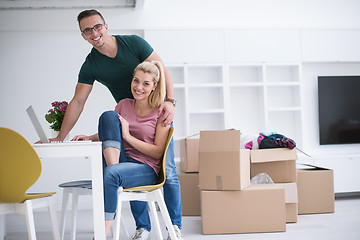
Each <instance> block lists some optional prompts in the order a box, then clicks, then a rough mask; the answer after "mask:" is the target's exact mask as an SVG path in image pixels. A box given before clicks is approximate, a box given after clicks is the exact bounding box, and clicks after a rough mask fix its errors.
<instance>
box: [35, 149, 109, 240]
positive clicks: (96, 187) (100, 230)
mask: <svg viewBox="0 0 360 240" xmlns="http://www.w3.org/2000/svg"><path fill="white" fill-rule="evenodd" d="M32 146H33V147H34V149H35V151H36V152H37V154H38V155H39V157H40V158H41V159H43V158H75V157H83V158H86V159H89V160H90V161H91V176H92V193H93V194H92V198H93V217H94V236H95V239H96V240H105V239H106V238H105V222H104V221H105V217H104V197H103V172H102V171H103V167H102V148H101V142H66V143H43V144H33V145H32Z"/></svg>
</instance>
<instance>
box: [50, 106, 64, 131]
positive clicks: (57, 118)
mask: <svg viewBox="0 0 360 240" xmlns="http://www.w3.org/2000/svg"><path fill="white" fill-rule="evenodd" d="M51 106H52V107H53V108H52V109H50V110H49V111H48V113H47V114H45V119H46V121H48V122H49V123H50V128H51V129H53V130H54V131H60V128H61V124H62V122H63V119H64V115H65V111H66V108H67V106H68V103H67V102H66V101H62V102H58V101H55V102H53V103H51Z"/></svg>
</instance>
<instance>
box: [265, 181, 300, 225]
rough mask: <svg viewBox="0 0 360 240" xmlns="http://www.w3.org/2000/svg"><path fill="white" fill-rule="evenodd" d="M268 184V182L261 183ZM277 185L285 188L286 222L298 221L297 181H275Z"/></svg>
mask: <svg viewBox="0 0 360 240" xmlns="http://www.w3.org/2000/svg"><path fill="white" fill-rule="evenodd" d="M259 185H266V184H259ZM274 185H275V186H279V187H283V188H284V189H285V209H286V222H287V223H294V222H297V219H298V217H297V215H298V205H297V203H298V191H297V184H296V183H275V184H274Z"/></svg>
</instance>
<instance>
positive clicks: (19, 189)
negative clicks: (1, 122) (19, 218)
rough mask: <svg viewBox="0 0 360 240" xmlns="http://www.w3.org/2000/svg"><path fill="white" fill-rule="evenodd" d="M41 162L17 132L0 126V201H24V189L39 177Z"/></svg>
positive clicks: (25, 197)
mask: <svg viewBox="0 0 360 240" xmlns="http://www.w3.org/2000/svg"><path fill="white" fill-rule="evenodd" d="M40 174H41V162H40V158H39V156H38V155H37V153H36V152H35V150H34V148H33V147H32V146H31V144H30V143H29V142H28V141H27V140H26V139H25V138H24V137H23V136H21V135H20V134H19V133H17V132H15V131H13V130H11V129H8V128H3V127H0V202H6V203H15V202H24V201H25V200H26V199H28V198H27V196H26V193H25V192H26V190H27V189H28V188H29V187H31V186H32V185H33V184H34V183H35V182H36V181H37V180H38V178H39V177H40Z"/></svg>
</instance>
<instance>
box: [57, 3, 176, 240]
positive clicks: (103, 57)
mask: <svg viewBox="0 0 360 240" xmlns="http://www.w3.org/2000/svg"><path fill="white" fill-rule="evenodd" d="M78 23H79V27H80V31H81V35H82V37H83V38H84V39H85V40H86V41H88V42H89V43H90V44H91V45H92V46H93V48H92V50H91V52H90V53H89V54H88V56H87V58H86V60H85V62H84V63H83V65H82V67H81V69H80V72H79V76H78V83H77V85H76V88H75V94H74V97H73V99H72V100H71V101H70V103H69V105H68V107H67V109H66V113H65V117H64V120H63V123H62V126H61V129H60V133H59V135H58V136H57V137H56V138H54V139H51V140H52V141H62V140H63V139H64V138H65V136H66V135H67V134H68V133H69V131H70V130H71V129H72V128H73V127H74V125H75V123H76V122H77V120H78V119H79V116H80V114H81V113H82V111H83V109H84V105H85V102H86V100H87V98H88V96H89V94H90V92H91V90H92V86H93V83H94V81H95V80H97V81H99V82H100V83H102V84H104V85H105V86H106V87H107V88H108V89H109V90H110V92H111V94H112V95H113V97H114V99H115V101H116V102H119V101H120V100H121V99H124V98H132V95H131V91H130V83H131V79H132V74H133V71H134V69H135V67H136V66H137V65H138V64H139V63H141V62H143V61H160V62H161V63H162V64H163V66H165V65H164V63H163V61H162V60H161V58H160V56H159V55H158V54H157V53H156V52H155V51H154V50H153V48H152V47H151V46H150V45H149V44H148V43H147V42H146V41H145V40H144V39H142V38H140V37H138V36H134V35H133V36H120V35H119V36H111V35H109V34H108V25H107V24H106V23H105V20H104V18H103V17H102V15H101V14H100V13H99V12H98V11H96V10H85V11H83V12H81V13H80V14H79V15H78ZM164 71H165V79H166V80H165V81H166V84H165V85H166V101H165V102H164V103H163V104H162V105H161V107H160V110H161V111H164V120H163V124H164V125H170V124H171V123H172V120H173V118H174V107H175V98H174V88H173V84H172V80H171V77H170V74H169V72H168V71H167V69H166V67H164ZM166 177H167V179H166V182H165V184H164V198H165V203H166V205H167V208H168V210H169V214H170V218H171V220H172V223H173V225H174V228H175V231H176V232H177V236H178V239H182V237H181V231H180V229H181V216H182V206H181V197H180V184H179V179H178V176H177V173H176V170H175V163H174V143H173V140H172V141H171V143H170V146H169V150H168V154H167V166H166ZM131 210H132V213H133V215H134V218H135V221H136V228H137V230H136V233H135V235H134V236H133V237H132V239H148V237H149V232H150V230H151V224H150V219H149V215H148V211H147V203H144V202H131ZM168 239H169V237H168Z"/></svg>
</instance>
